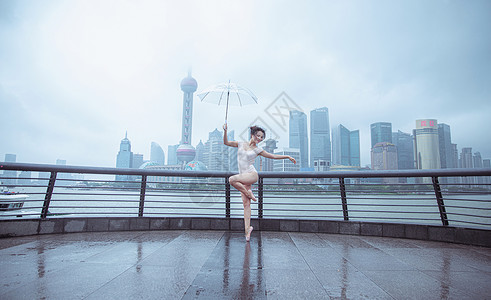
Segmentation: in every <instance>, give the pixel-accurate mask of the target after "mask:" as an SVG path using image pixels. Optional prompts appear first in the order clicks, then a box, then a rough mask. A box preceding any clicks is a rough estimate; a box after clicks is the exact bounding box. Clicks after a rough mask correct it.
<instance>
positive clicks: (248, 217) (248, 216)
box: [240, 193, 251, 235]
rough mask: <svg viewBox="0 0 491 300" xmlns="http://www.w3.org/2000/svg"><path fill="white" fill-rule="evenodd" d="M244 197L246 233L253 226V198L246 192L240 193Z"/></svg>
mask: <svg viewBox="0 0 491 300" xmlns="http://www.w3.org/2000/svg"><path fill="white" fill-rule="evenodd" d="M240 195H241V197H242V204H243V205H244V230H245V234H246V235H247V233H248V232H249V227H250V226H251V199H249V198H248V196H246V195H244V193H241V194H240Z"/></svg>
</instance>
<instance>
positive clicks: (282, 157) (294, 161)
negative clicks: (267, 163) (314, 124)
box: [259, 150, 297, 164]
mask: <svg viewBox="0 0 491 300" xmlns="http://www.w3.org/2000/svg"><path fill="white" fill-rule="evenodd" d="M259 155H261V156H263V157H266V158H271V159H289V160H291V162H292V163H294V164H296V163H297V161H296V160H295V158H293V157H291V156H289V155H279V154H271V153H269V152H267V151H264V150H263V151H262V152H261V153H259Z"/></svg>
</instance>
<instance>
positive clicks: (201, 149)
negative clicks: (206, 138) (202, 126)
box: [194, 140, 205, 162]
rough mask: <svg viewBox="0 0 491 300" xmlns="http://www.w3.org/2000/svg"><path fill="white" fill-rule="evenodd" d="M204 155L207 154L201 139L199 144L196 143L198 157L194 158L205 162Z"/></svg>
mask: <svg viewBox="0 0 491 300" xmlns="http://www.w3.org/2000/svg"><path fill="white" fill-rule="evenodd" d="M204 155H205V144H203V141H201V140H200V141H199V143H198V145H196V157H195V158H194V159H195V160H197V161H201V162H203V161H204Z"/></svg>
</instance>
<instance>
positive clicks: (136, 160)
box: [132, 153, 143, 169]
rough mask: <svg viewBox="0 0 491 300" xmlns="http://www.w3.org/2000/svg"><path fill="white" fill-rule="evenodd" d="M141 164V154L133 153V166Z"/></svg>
mask: <svg viewBox="0 0 491 300" xmlns="http://www.w3.org/2000/svg"><path fill="white" fill-rule="evenodd" d="M141 165H143V154H138V153H133V167H132V168H135V169H138V168H139V167H140V166H141Z"/></svg>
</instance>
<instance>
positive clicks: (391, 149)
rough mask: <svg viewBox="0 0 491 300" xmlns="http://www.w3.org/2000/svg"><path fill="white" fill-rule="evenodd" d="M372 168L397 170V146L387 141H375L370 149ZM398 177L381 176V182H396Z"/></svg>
mask: <svg viewBox="0 0 491 300" xmlns="http://www.w3.org/2000/svg"><path fill="white" fill-rule="evenodd" d="M371 164H372V169H373V170H397V168H398V163H397V147H396V146H395V145H394V144H391V143H388V142H381V143H376V144H375V146H373V147H372V151H371ZM398 181H399V179H398V178H382V182H383V183H397V182H398Z"/></svg>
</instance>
